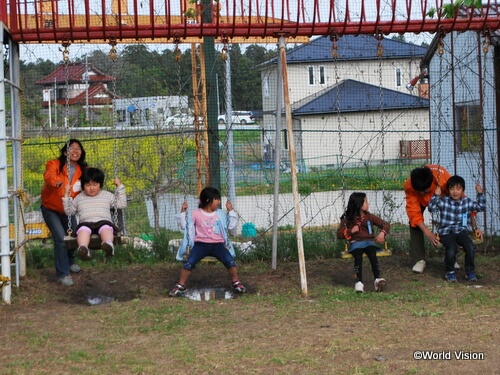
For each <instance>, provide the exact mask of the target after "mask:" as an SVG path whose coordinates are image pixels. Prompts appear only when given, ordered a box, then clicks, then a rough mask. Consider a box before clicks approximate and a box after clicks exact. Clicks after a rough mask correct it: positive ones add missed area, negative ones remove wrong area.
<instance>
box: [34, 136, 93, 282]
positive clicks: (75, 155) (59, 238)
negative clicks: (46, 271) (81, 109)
mask: <svg viewBox="0 0 500 375" xmlns="http://www.w3.org/2000/svg"><path fill="white" fill-rule="evenodd" d="M85 156H86V153H85V150H84V148H83V145H82V143H81V142H80V141H79V140H77V139H70V140H69V141H68V142H67V143H66V144H65V145H64V146H63V147H62V148H61V153H60V155H59V157H58V158H57V159H53V160H49V161H48V162H47V164H46V165H45V172H44V174H43V179H44V185H43V188H42V206H41V211H42V215H43V218H44V220H45V223H46V224H47V226H48V227H49V229H50V233H51V234H52V239H53V241H54V255H55V265H56V275H57V280H58V281H59V282H60V283H61V284H63V285H65V286H71V285H73V279H72V278H71V276H70V272H79V271H80V266H79V265H78V264H76V263H75V257H74V254H73V253H74V251H72V250H68V249H67V248H66V245H65V243H64V236H65V235H66V232H67V229H68V221H69V220H70V219H69V218H68V216H67V215H66V214H65V213H64V207H63V203H62V198H63V197H64V194H65V191H66V186H67V185H68V184H69V185H70V195H71V197H72V198H74V197H76V196H77V195H78V194H79V193H80V191H81V190H82V189H81V184H80V176H81V175H82V171H83V169H84V168H86V167H87V163H86V162H85ZM71 228H73V229H74V228H76V219H75V217H74V216H73V217H71Z"/></svg>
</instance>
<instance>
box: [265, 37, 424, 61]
mask: <svg viewBox="0 0 500 375" xmlns="http://www.w3.org/2000/svg"><path fill="white" fill-rule="evenodd" d="M377 44H378V41H377V39H376V38H375V37H374V36H370V35H359V36H354V35H345V36H342V37H340V38H339V39H338V41H337V53H338V57H337V60H374V59H378V58H379V57H378V55H377V52H378V48H377ZM381 44H382V47H383V54H382V59H396V58H422V57H423V56H424V55H425V53H426V51H427V48H426V47H422V46H418V45H416V44H411V43H406V42H401V41H399V40H394V39H390V38H383V39H382V41H381ZM332 45H333V42H332V41H331V40H330V38H329V37H328V38H327V37H318V38H316V39H313V40H311V42H310V43H304V44H301V45H299V46H298V47H296V48H294V49H291V50H289V51H288V52H287V53H286V59H287V63H288V64H297V63H310V62H322V61H332V60H333V57H332ZM276 62H277V58H275V59H272V60H269V61H268V62H267V63H266V64H273V63H276ZM266 64H264V65H266Z"/></svg>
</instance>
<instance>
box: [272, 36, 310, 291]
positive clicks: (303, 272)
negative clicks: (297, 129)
mask: <svg viewBox="0 0 500 375" xmlns="http://www.w3.org/2000/svg"><path fill="white" fill-rule="evenodd" d="M279 51H280V59H281V69H282V73H283V98H284V102H285V118H286V127H287V130H288V141H289V142H288V143H289V156H290V169H291V177H292V193H293V203H294V211H295V230H296V234H297V248H298V253H299V268H300V281H301V287H302V294H303V295H304V296H305V297H307V295H308V292H307V276H306V264H305V257H304V241H303V238H302V221H301V218H300V199H299V187H298V182H297V168H296V157H295V137H294V135H293V124H292V109H291V105H290V95H289V88H288V70H287V65H286V49H285V37H284V36H280V42H279Z"/></svg>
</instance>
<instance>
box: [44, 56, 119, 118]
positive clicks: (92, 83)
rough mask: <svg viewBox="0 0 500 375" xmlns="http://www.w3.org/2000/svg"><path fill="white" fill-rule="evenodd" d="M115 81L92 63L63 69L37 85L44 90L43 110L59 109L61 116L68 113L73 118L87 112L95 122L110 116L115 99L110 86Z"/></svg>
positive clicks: (57, 70) (59, 68)
mask: <svg viewBox="0 0 500 375" xmlns="http://www.w3.org/2000/svg"><path fill="white" fill-rule="evenodd" d="M114 80H115V78H114V77H111V76H108V75H106V74H105V73H103V72H101V71H100V70H99V69H97V68H95V67H94V66H93V65H92V63H76V64H68V65H67V66H66V65H60V66H59V67H58V68H57V69H56V70H54V71H53V72H52V73H50V74H49V75H48V76H46V77H44V78H42V79H40V80H38V81H36V82H35V83H36V84H37V85H40V86H42V87H43V101H42V107H43V108H46V109H47V111H48V110H49V109H51V108H50V107H54V108H58V109H59V111H60V112H62V114H64V113H63V111H64V110H68V112H69V115H70V116H72V117H73V118H75V116H77V115H78V113H79V112H85V114H86V115H87V116H88V117H90V118H88V120H89V121H92V120H96V119H98V118H99V117H100V116H101V115H102V114H103V113H105V112H108V113H109V112H110V110H111V103H112V100H113V96H114V95H113V93H112V91H111V90H110V89H109V87H108V85H109V84H110V83H112V82H113V81H114ZM108 117H109V116H108ZM78 125H79V124H72V126H78Z"/></svg>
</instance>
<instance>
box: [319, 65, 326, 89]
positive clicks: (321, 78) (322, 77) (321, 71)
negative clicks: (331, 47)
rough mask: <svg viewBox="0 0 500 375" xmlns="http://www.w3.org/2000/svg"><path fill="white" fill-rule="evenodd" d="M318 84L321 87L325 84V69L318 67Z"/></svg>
mask: <svg viewBox="0 0 500 375" xmlns="http://www.w3.org/2000/svg"><path fill="white" fill-rule="evenodd" d="M319 83H320V84H322V85H324V84H325V67H324V66H320V67H319Z"/></svg>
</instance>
